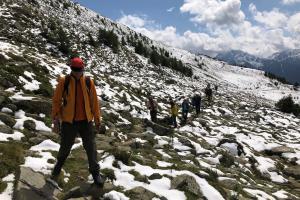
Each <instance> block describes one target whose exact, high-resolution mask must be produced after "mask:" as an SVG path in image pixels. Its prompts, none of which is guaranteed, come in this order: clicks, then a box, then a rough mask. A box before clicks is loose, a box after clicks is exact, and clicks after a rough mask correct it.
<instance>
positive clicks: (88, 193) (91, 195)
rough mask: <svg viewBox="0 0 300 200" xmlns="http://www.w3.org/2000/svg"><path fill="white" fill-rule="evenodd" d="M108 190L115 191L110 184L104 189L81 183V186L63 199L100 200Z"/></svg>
mask: <svg viewBox="0 0 300 200" xmlns="http://www.w3.org/2000/svg"><path fill="white" fill-rule="evenodd" d="M107 190H113V186H112V185H111V184H110V183H105V184H104V186H103V188H100V187H99V186H96V185H95V184H91V183H81V184H80V186H77V187H74V188H72V189H71V190H69V191H68V192H66V194H65V195H64V197H63V199H74V200H75V199H78V200H79V199H80V200H81V199H82V200H84V199H100V197H102V196H103V194H104V193H105V192H106V191H107Z"/></svg>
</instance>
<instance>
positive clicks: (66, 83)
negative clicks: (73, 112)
mask: <svg viewBox="0 0 300 200" xmlns="http://www.w3.org/2000/svg"><path fill="white" fill-rule="evenodd" d="M70 79H71V76H70V75H69V74H68V75H66V76H65V82H64V91H63V101H64V103H63V104H64V106H66V105H67V98H66V97H67V95H68V94H69V83H70Z"/></svg>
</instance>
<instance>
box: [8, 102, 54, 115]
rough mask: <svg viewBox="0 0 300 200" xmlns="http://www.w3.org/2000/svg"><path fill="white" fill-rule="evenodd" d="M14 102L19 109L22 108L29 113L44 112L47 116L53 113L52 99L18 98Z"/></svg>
mask: <svg viewBox="0 0 300 200" xmlns="http://www.w3.org/2000/svg"><path fill="white" fill-rule="evenodd" d="M14 104H15V105H16V106H17V107H18V109H22V110H24V111H25V112H28V113H35V114H40V113H43V114H45V115H47V116H49V115H50V114H51V109H52V103H51V101H50V100H44V99H33V100H18V101H15V102H14Z"/></svg>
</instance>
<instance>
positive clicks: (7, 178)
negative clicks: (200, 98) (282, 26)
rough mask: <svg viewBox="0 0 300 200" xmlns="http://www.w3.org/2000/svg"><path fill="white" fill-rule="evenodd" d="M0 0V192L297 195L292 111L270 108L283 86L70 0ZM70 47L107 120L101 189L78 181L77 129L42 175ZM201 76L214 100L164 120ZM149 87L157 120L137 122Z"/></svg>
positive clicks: (298, 149)
mask: <svg viewBox="0 0 300 200" xmlns="http://www.w3.org/2000/svg"><path fill="white" fill-rule="evenodd" d="M0 4H1V8H0V16H1V18H0V22H1V23H0V27H1V28H0V36H1V37H0V67H1V68H0V105H1V112H0V168H1V171H0V178H1V179H0V180H1V181H0V199H72V198H73V199H74V198H81V199H92V198H93V199H110V200H118V199H121V200H126V199H143V200H148V199H149V200H151V199H152V200H157V199H169V200H176V199H180V200H183V199H191V200H193V199H208V200H218V199H271V200H273V199H298V198H299V197H300V190H299V188H300V183H299V178H300V175H299V174H300V139H299V135H300V125H299V124H300V119H299V117H298V118H297V117H295V116H294V115H291V114H285V113H281V112H279V111H278V110H276V108H275V106H274V103H275V102H276V101H278V100H279V99H281V98H282V97H283V96H287V95H292V96H293V98H294V99H295V101H296V102H298V103H299V102H300V99H299V97H300V92H299V91H295V90H293V87H292V86H290V85H284V84H281V83H278V82H277V81H275V80H270V79H268V78H267V77H265V76H264V75H263V72H262V71H259V70H254V69H246V68H240V67H237V66H231V65H228V64H226V63H224V62H220V61H217V60H213V59H211V58H208V57H205V56H196V55H194V54H191V53H189V52H187V51H184V50H180V49H175V48H173V47H169V46H165V45H164V44H161V43H158V42H155V41H151V40H150V39H149V38H147V37H145V36H143V35H140V34H139V33H136V32H134V31H133V30H131V29H129V28H127V27H126V26H124V25H121V24H117V23H115V22H113V21H111V20H109V19H107V18H104V17H102V16H101V15H99V14H97V13H94V12H93V11H91V10H89V9H87V8H84V7H82V6H80V5H78V4H74V3H72V2H70V1H69V0H26V1H24V0H2V1H0ZM100 30H101V31H100ZM103 30H105V31H107V32H105V31H103ZM109 31H112V32H109ZM112 33H113V34H112ZM106 34H107V35H109V36H112V37H107V36H106ZM115 36H117V37H115ZM107 38H111V39H109V40H108V39H107ZM113 38H117V41H116V40H115V39H113ZM138 41H140V42H141V44H140V45H139V42H138ZM138 46H139V47H141V48H138ZM137 49H139V50H137ZM145 49H146V51H145ZM75 50H76V51H77V52H76V54H79V55H80V56H81V57H82V58H83V59H84V60H85V62H86V63H87V65H86V74H88V75H89V76H91V77H93V79H94V80H95V84H96V87H97V92H98V95H99V99H100V100H101V111H102V121H103V123H104V124H105V126H106V127H107V132H106V133H105V134H99V135H97V136H96V144H97V149H98V151H97V152H98V158H99V163H100V166H101V173H102V174H104V175H106V176H107V177H108V179H109V180H108V181H107V182H106V183H105V186H104V188H103V189H101V190H100V189H97V188H94V187H93V186H91V185H90V184H89V183H91V181H92V177H91V176H90V175H89V172H88V162H87V158H86V155H85V151H84V148H83V146H82V141H81V139H80V138H78V139H76V144H75V145H74V146H73V149H72V152H71V155H70V156H69V158H68V160H67V162H66V164H65V166H64V168H63V169H64V173H63V174H62V176H61V180H60V182H59V185H60V187H61V189H58V188H53V186H51V185H49V184H48V183H46V182H45V179H46V178H47V177H48V176H49V174H50V172H51V170H52V168H53V166H54V163H55V157H56V155H57V151H58V149H59V136H58V135H56V134H54V133H52V132H51V129H50V128H51V119H50V111H51V96H52V92H53V88H54V87H55V85H56V83H57V82H56V80H57V77H58V76H59V75H61V74H67V73H69V72H70V69H69V67H68V65H67V62H68V59H69V57H70V56H71V55H72V54H74V51H75ZM145 52H146V53H145ZM147 52H148V53H147ZM163 60H164V63H163ZM191 72H192V74H191ZM207 83H211V84H212V85H218V86H219V90H218V91H217V92H214V97H213V105H212V106H208V105H207V103H206V101H204V103H203V108H202V112H201V114H200V116H198V117H197V116H195V115H194V113H193V114H191V115H190V116H189V119H188V122H187V124H186V125H181V126H180V127H179V128H176V129H173V128H171V126H170V125H169V124H168V122H169V120H168V116H169V109H170V106H169V100H170V99H174V100H175V101H176V103H177V104H178V105H181V102H182V99H183V97H191V96H192V95H193V94H194V91H195V90H196V91H198V92H202V93H203V89H204V87H205V86H206V85H207ZM148 94H152V95H153V96H154V97H155V99H156V100H157V101H158V103H159V111H160V112H159V114H158V119H159V123H158V124H154V123H151V122H150V121H149V120H147V119H149V118H150V116H149V114H148V110H147V108H146V106H145V102H146V100H147V97H148ZM193 112H194V111H193ZM179 121H180V120H179ZM83 197H84V198H83Z"/></svg>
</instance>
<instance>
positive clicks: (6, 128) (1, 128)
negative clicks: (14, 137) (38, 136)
mask: <svg viewBox="0 0 300 200" xmlns="http://www.w3.org/2000/svg"><path fill="white" fill-rule="evenodd" d="M0 132H1V133H6V134H13V130H12V128H10V127H9V126H6V125H0Z"/></svg>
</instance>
